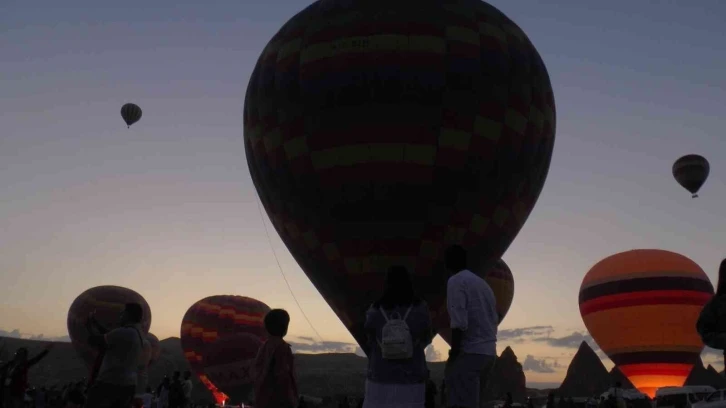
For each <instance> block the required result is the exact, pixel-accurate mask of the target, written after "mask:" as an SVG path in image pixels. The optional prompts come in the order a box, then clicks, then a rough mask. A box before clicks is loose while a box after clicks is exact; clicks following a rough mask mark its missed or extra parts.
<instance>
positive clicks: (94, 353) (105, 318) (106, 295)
mask: <svg viewBox="0 0 726 408" xmlns="http://www.w3.org/2000/svg"><path fill="white" fill-rule="evenodd" d="M126 303H139V304H140V305H141V307H142V309H143V311H144V315H143V319H142V322H141V328H142V331H143V332H144V333H148V331H149V327H151V309H150V308H149V304H148V303H147V302H146V299H144V298H143V297H142V296H141V295H139V294H138V293H136V292H135V291H133V290H131V289H128V288H124V287H121V286H96V287H94V288H91V289H88V290H86V291H85V292H83V293H81V294H80V295H78V297H77V298H76V299H75V300H74V301H73V303H72V304H71V307H70V309H69V310H68V319H67V325H68V335H69V336H70V338H71V342H72V343H73V347H74V348H75V349H76V352H77V353H78V355H79V356H80V357H81V359H82V360H83V361H84V362H85V363H86V365H87V366H88V367H89V368H91V367H92V366H93V365H94V364H96V363H97V361H96V360H97V357H98V350H97V349H95V348H93V347H91V346H90V345H89V344H88V330H87V329H86V320H87V319H88V316H89V315H90V314H91V313H94V312H95V316H96V320H97V321H98V322H99V323H100V324H101V325H102V326H104V327H105V328H106V329H109V330H110V329H114V328H117V327H118V326H119V317H120V315H121V312H122V311H123V310H124V307H125V305H126Z"/></svg>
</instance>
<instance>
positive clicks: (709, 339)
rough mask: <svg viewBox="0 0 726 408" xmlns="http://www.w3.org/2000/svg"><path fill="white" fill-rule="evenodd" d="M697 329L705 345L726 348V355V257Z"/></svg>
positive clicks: (699, 317) (720, 348) (725, 350)
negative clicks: (711, 296) (712, 295)
mask: <svg viewBox="0 0 726 408" xmlns="http://www.w3.org/2000/svg"><path fill="white" fill-rule="evenodd" d="M696 329H697V330H698V334H700V335H701V340H703V343H704V344H705V345H707V346H709V347H711V348H715V349H717V350H724V353H725V354H724V355H725V356H726V259H724V260H722V261H721V266H719V268H718V284H717V286H716V294H715V296H714V297H713V298H711V300H710V301H709V302H708V303H706V305H705V306H704V307H703V309H702V310H701V314H700V316H698V322H697V323H696ZM724 361H726V357H724Z"/></svg>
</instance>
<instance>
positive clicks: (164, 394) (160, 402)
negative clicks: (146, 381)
mask: <svg viewBox="0 0 726 408" xmlns="http://www.w3.org/2000/svg"><path fill="white" fill-rule="evenodd" d="M170 392H171V380H169V377H164V379H163V380H162V381H161V384H160V385H159V388H158V389H157V390H156V395H157V398H158V399H157V403H156V405H157V408H169V393H170Z"/></svg>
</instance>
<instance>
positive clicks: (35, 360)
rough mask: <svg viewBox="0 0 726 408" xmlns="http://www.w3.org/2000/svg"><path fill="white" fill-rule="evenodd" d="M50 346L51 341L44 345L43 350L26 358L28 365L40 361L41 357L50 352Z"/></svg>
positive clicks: (51, 345) (30, 365)
mask: <svg viewBox="0 0 726 408" xmlns="http://www.w3.org/2000/svg"><path fill="white" fill-rule="evenodd" d="M52 348H53V343H50V344H48V345H47V346H46V347H45V350H43V351H41V352H40V353H39V354H38V355H37V356H35V357H33V358H31V359H29V360H28V367H32V366H34V365H36V364H38V363H39V362H40V360H42V359H43V358H45V356H47V355H48V353H50V350H51V349H52Z"/></svg>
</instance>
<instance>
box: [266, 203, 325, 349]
mask: <svg viewBox="0 0 726 408" xmlns="http://www.w3.org/2000/svg"><path fill="white" fill-rule="evenodd" d="M256 201H257V209H258V210H259V211H260V219H262V227H263V228H264V229H265V235H267V242H268V243H269V244H270V249H271V250H272V256H274V257H275V262H277V268H278V270H279V271H280V275H282V279H283V280H284V281H285V284H286V285H287V289H288V290H289V291H290V294H291V295H292V298H293V299H294V300H295V304H296V305H297V308H298V309H300V313H302V315H303V317H304V318H305V321H307V322H308V325H309V326H310V328H311V329H313V331H314V332H315V335H316V336H318V339H319V340H320V342H321V343H324V342H325V341H324V340H323V337H322V336H321V335H320V333H318V331H317V330H315V326H313V324H312V322H310V319H308V315H306V314H305V311H304V310H303V308H302V306H300V302H298V300H297V297H295V292H293V291H292V286H290V282H288V281H287V277H286V276H285V272H283V271H282V264H280V260H279V259H278V258H277V252H275V247H274V246H272V238H271V237H270V233H269V232H268V231H267V223H266V222H265V215H264V214H263V213H262V205H260V201H259V200H256Z"/></svg>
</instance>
